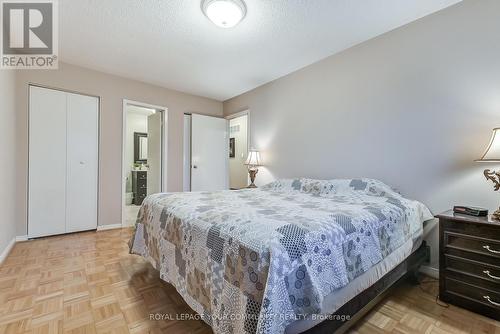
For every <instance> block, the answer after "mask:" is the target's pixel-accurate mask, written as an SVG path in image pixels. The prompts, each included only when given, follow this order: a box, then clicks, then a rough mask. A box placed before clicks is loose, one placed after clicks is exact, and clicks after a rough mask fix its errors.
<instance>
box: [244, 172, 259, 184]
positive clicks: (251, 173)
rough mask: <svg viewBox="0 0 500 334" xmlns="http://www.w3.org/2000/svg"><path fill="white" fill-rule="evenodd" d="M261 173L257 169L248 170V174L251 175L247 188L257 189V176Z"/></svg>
mask: <svg viewBox="0 0 500 334" xmlns="http://www.w3.org/2000/svg"><path fill="white" fill-rule="evenodd" d="M258 172H259V170H258V169H257V168H249V169H248V174H249V175H250V182H251V183H250V185H249V186H248V187H247V188H257V186H256V185H255V183H254V182H255V176H256V175H257V173H258Z"/></svg>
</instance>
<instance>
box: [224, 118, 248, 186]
mask: <svg viewBox="0 0 500 334" xmlns="http://www.w3.org/2000/svg"><path fill="white" fill-rule="evenodd" d="M250 114H251V113H250V109H245V110H242V111H239V112H237V113H234V114H231V115H227V116H226V117H225V119H227V121H228V122H227V126H228V129H227V133H228V134H229V124H230V123H231V120H232V119H234V118H238V117H241V116H247V152H250V148H251V147H252V145H251V143H250V138H251V135H250V132H251V131H250V129H251V124H252V123H251V118H250ZM228 138H229V137H228ZM228 140H229V139H228ZM228 145H229V144H228ZM227 173H228V176H227V177H228V183H229V182H230V178H229V174H230V170H229V166H228V169H227ZM247 184H250V175H247Z"/></svg>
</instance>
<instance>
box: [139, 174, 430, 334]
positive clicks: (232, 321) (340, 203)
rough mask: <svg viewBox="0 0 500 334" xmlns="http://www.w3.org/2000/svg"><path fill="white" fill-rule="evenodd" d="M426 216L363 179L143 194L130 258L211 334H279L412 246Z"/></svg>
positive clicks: (419, 206)
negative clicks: (150, 270) (139, 259)
mask: <svg viewBox="0 0 500 334" xmlns="http://www.w3.org/2000/svg"><path fill="white" fill-rule="evenodd" d="M431 217H432V215H431V214H430V212H429V210H428V209H427V208H426V207H425V206H424V205H423V204H422V203H419V202H417V201H414V200H410V199H407V198H404V197H403V196H401V195H400V194H398V193H397V192H395V191H394V190H393V189H391V188H390V187H389V186H387V185H385V184H384V183H382V182H380V181H377V180H373V179H343V180H311V179H292V180H278V181H275V182H272V183H271V184H269V185H266V186H264V187H261V188H259V189H246V190H239V191H218V192H192V193H166V194H155V195H152V196H148V197H147V198H146V199H145V200H144V202H143V205H142V207H141V209H140V211H139V217H138V220H137V225H136V232H135V234H134V236H133V237H132V239H131V252H133V253H136V254H139V255H142V256H143V257H144V258H146V259H147V260H148V261H149V262H150V263H151V264H152V265H153V267H155V268H156V269H157V270H158V271H159V272H160V277H161V279H163V280H164V281H166V282H168V283H171V284H172V285H173V286H174V287H175V288H176V289H177V291H178V292H179V293H180V295H181V296H182V297H183V298H184V300H185V301H186V303H187V304H188V305H189V306H190V307H191V308H192V309H193V310H194V311H196V312H197V313H198V314H200V315H201V316H202V319H203V320H204V321H205V322H207V323H208V324H209V325H210V326H211V327H212V329H213V331H214V332H215V333H224V334H226V333H273V334H275V333H284V332H285V329H286V327H287V326H288V325H289V324H290V323H292V322H294V321H295V320H296V319H297V315H302V314H321V313H323V312H325V310H326V309H325V306H327V305H328V303H327V300H326V297H328V296H329V295H330V294H331V293H333V292H335V291H339V290H340V289H342V288H344V287H345V286H347V285H348V284H350V283H352V282H353V281H355V280H356V279H357V278H358V277H360V276H361V275H363V274H364V273H366V272H368V271H369V270H370V269H371V268H372V267H373V266H375V265H377V264H379V263H380V262H381V261H383V260H384V259H385V258H386V257H388V256H389V255H390V254H391V253H393V252H394V251H395V250H397V249H399V248H400V247H401V246H402V245H404V244H405V243H406V242H408V241H409V240H411V241H412V242H414V241H415V240H419V239H420V237H421V235H422V222H423V221H425V220H427V219H429V218H431Z"/></svg>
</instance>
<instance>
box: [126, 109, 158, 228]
mask: <svg viewBox="0 0 500 334" xmlns="http://www.w3.org/2000/svg"><path fill="white" fill-rule="evenodd" d="M123 118H124V120H123V157H122V159H123V161H122V166H123V185H122V206H123V207H122V226H131V225H134V224H135V221H136V218H137V214H138V212H139V209H140V206H141V204H142V202H143V201H144V199H145V198H146V196H148V195H151V194H155V193H159V192H163V191H164V189H166V185H165V183H166V182H165V180H166V173H165V170H166V161H165V160H166V159H165V157H166V150H165V148H166V145H165V138H166V108H163V107H158V106H153V105H149V104H145V103H140V102H134V101H124V104H123Z"/></svg>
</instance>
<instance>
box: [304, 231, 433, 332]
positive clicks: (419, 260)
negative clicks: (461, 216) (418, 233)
mask: <svg viewBox="0 0 500 334" xmlns="http://www.w3.org/2000/svg"><path fill="white" fill-rule="evenodd" d="M429 260H430V247H429V246H427V244H426V242H425V241H423V242H422V245H421V246H420V247H419V248H418V249H417V250H416V251H414V252H413V253H412V254H411V255H410V256H409V257H408V258H406V260H404V261H403V262H401V263H400V264H399V265H398V266H397V267H396V268H394V269H393V270H391V271H390V272H388V273H387V274H385V275H384V276H383V277H382V278H381V279H379V280H378V281H377V282H376V283H375V284H373V285H372V286H371V287H369V288H368V289H366V290H365V291H363V292H361V293H360V294H359V295H357V296H356V297H354V298H353V299H351V300H350V301H348V302H347V303H346V304H344V306H342V307H341V308H340V309H338V310H337V311H336V312H335V313H334V314H332V317H331V318H332V319H328V320H325V321H323V322H321V323H320V324H318V325H316V326H315V327H313V328H311V329H309V330H307V331H305V332H304V333H307V334H331V333H334V332H335V334H339V333H344V332H346V331H347V330H348V329H349V328H351V327H352V326H354V324H355V323H356V322H357V321H358V320H359V319H361V318H362V317H363V316H364V315H366V314H367V313H368V312H369V311H370V310H371V309H372V308H373V307H374V306H375V305H377V304H378V302H380V301H381V300H382V299H383V298H384V297H385V296H386V295H387V294H388V293H389V292H390V291H391V290H392V288H393V287H395V286H396V284H397V283H399V282H401V281H402V280H404V279H410V280H411V281H412V282H413V283H415V284H418V280H417V272H418V269H419V267H420V266H421V265H422V264H423V263H424V262H429ZM334 315H338V316H339V317H340V316H349V317H350V319H349V320H345V321H341V320H334V319H335V317H333V316H334ZM344 319H345V318H344Z"/></svg>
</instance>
